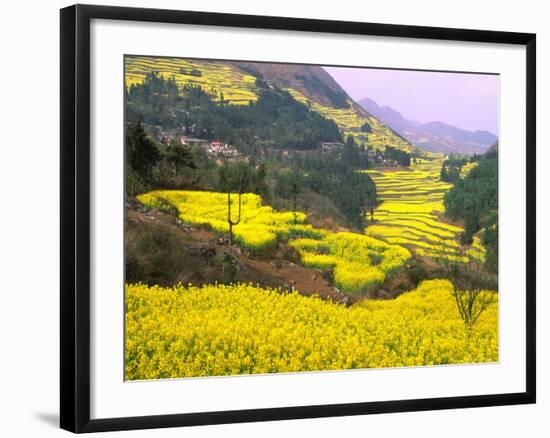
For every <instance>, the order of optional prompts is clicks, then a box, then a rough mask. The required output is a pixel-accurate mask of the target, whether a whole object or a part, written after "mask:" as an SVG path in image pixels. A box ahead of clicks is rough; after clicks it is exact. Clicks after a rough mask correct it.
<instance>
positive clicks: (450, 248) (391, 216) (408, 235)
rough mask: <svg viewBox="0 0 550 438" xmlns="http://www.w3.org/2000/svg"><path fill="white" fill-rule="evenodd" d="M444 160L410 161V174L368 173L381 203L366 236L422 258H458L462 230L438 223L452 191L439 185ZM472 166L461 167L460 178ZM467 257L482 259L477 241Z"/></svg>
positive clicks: (434, 156) (437, 156)
mask: <svg viewBox="0 0 550 438" xmlns="http://www.w3.org/2000/svg"><path fill="white" fill-rule="evenodd" d="M443 160H444V157H443V155H439V154H431V155H430V156H427V157H424V158H418V159H416V160H415V161H413V162H412V163H411V167H410V169H409V170H401V171H393V170H390V171H385V170H383V169H377V170H369V171H367V173H368V174H369V175H370V177H371V178H372V180H373V181H374V183H375V184H376V189H377V194H378V197H379V198H380V200H381V201H382V202H381V203H380V205H378V207H377V208H376V211H375V213H374V220H375V223H374V224H373V225H370V226H368V227H367V228H366V230H365V231H366V233H367V234H368V235H370V236H373V237H376V238H378V239H382V240H384V241H386V242H388V243H390V244H395V245H404V246H406V247H408V248H410V249H412V250H414V251H415V252H416V253H417V254H418V255H421V256H431V257H437V256H439V255H441V254H442V253H443V254H446V255H448V256H450V257H453V256H457V254H458V252H459V244H458V237H459V234H460V233H461V232H462V231H463V229H462V228H460V227H457V226H455V225H450V224H447V223H445V222H441V221H440V216H441V215H442V213H443V212H444V211H445V207H444V205H443V197H444V195H445V193H446V192H447V191H448V190H449V189H450V188H451V187H452V184H449V183H446V182H443V181H440V178H439V172H440V170H441V165H442V163H443ZM475 164H477V163H473V164H468V165H466V166H464V168H463V175H466V174H467V172H469V171H470V170H471V169H472V168H473V167H474V166H475ZM469 253H470V254H471V255H472V256H475V257H477V258H482V257H483V246H482V245H481V242H480V240H479V237H477V236H474V243H473V245H472V248H471V249H470V251H469Z"/></svg>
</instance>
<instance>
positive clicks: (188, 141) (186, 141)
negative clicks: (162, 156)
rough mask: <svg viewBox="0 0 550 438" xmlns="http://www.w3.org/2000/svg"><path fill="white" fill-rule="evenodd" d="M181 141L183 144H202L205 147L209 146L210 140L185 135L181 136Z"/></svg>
mask: <svg viewBox="0 0 550 438" xmlns="http://www.w3.org/2000/svg"><path fill="white" fill-rule="evenodd" d="M180 143H181V144H182V145H183V146H202V147H204V148H206V147H207V146H208V140H205V139H203V138H194V137H187V136H185V135H183V136H181V137H180Z"/></svg>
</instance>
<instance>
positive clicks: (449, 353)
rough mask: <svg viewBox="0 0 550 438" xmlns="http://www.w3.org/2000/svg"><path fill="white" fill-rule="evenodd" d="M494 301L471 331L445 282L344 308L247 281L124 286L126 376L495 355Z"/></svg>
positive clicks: (364, 365) (345, 366)
mask: <svg viewBox="0 0 550 438" xmlns="http://www.w3.org/2000/svg"><path fill="white" fill-rule="evenodd" d="M497 315H498V304H497V301H496V300H495V303H493V304H491V305H490V307H489V308H488V309H487V310H486V311H485V313H483V314H482V315H481V317H480V319H479V320H478V322H477V324H476V325H475V326H474V328H473V329H472V330H471V331H468V329H466V328H465V325H464V323H463V322H462V320H461V318H460V316H459V314H458V310H457V308H456V305H455V303H454V299H453V297H452V295H451V285H450V283H449V282H447V281H445V280H430V281H425V282H423V283H422V284H421V285H420V286H419V287H418V289H416V290H414V291H411V292H407V293H404V294H402V295H400V296H399V297H398V298H396V299H394V300H364V301H361V302H359V303H358V304H356V305H353V306H351V307H345V306H343V305H340V304H334V303H332V302H329V301H324V300H321V299H320V298H317V297H305V296H302V295H299V294H298V293H289V294H287V293H282V292H280V291H277V290H271V289H263V288H259V287H255V286H251V285H208V286H204V287H195V286H188V287H183V286H176V287H173V288H161V287H158V286H154V287H148V286H145V285H141V284H134V285H132V284H130V285H127V286H126V353H125V354H126V378H127V379H129V380H139V379H159V378H177V377H196V376H219V375H234V374H256V373H276V372H297V371H316V370H341V369H351V368H380V367H402V366H421V365H440V364H459V363H479V362H495V361H497V360H498V324H497Z"/></svg>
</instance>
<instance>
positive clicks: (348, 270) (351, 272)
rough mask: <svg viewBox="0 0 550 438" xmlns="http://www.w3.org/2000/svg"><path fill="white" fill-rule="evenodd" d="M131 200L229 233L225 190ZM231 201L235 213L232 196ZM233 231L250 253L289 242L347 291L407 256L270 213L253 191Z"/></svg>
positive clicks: (373, 280) (302, 218) (301, 218)
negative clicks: (171, 209)
mask: <svg viewBox="0 0 550 438" xmlns="http://www.w3.org/2000/svg"><path fill="white" fill-rule="evenodd" d="M137 199H138V200H139V201H140V202H141V203H143V204H144V205H147V206H149V207H159V206H160V205H162V204H163V203H169V204H170V205H172V206H174V207H176V208H177V209H178V212H179V218H180V219H181V220H182V221H184V222H187V223H190V224H194V225H206V226H209V227H210V228H212V229H213V230H215V231H217V232H220V233H228V231H229V225H228V223H227V194H226V193H217V192H199V191H183V190H157V191H153V192H149V193H145V194H142V195H139V196H138V197H137ZM231 202H232V205H233V207H232V209H233V211H235V210H236V209H237V208H238V207H237V196H235V195H234V196H233V198H232V201H231ZM234 235H235V241H236V242H237V243H238V244H239V245H240V246H242V247H243V248H247V249H249V250H252V251H258V250H263V249H266V248H270V247H273V246H274V245H275V244H276V243H277V241H278V240H281V239H285V240H290V242H289V244H290V246H292V247H293V248H295V249H296V250H297V251H298V253H299V254H300V256H301V260H302V263H303V264H304V266H307V267H311V268H318V269H321V270H329V269H334V283H335V285H336V286H337V287H338V288H339V289H340V290H342V291H344V292H348V293H355V292H361V291H363V290H365V289H366V288H368V287H369V286H372V285H376V284H380V283H382V282H383V281H384V279H385V277H386V275H387V274H389V273H391V272H393V271H394V270H395V269H397V268H399V267H400V266H402V265H403V264H404V263H405V262H406V261H407V260H408V259H409V258H410V257H411V253H410V252H409V251H408V250H407V249H406V248H404V247H402V246H399V245H392V244H390V243H387V242H384V241H382V240H379V239H376V238H374V237H371V236H365V235H363V234H358V233H349V232H339V233H335V232H331V231H329V230H325V229H320V228H314V227H313V226H311V225H310V224H308V223H307V222H306V215H305V214H304V213H301V212H296V213H292V212H279V211H276V210H274V209H273V208H271V207H269V206H265V205H262V199H261V197H260V196H258V195H256V194H253V193H246V194H244V195H243V196H242V205H241V222H240V223H239V225H238V226H236V227H234Z"/></svg>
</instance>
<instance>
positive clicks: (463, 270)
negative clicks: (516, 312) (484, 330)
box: [437, 248, 498, 329]
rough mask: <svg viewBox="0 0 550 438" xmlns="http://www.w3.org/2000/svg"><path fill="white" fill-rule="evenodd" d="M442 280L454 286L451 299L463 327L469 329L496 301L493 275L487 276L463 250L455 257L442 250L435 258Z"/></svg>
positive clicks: (494, 277) (482, 268)
mask: <svg viewBox="0 0 550 438" xmlns="http://www.w3.org/2000/svg"><path fill="white" fill-rule="evenodd" d="M437 260H438V263H439V266H440V267H441V269H442V271H443V272H442V273H443V276H445V277H446V278H448V279H449V280H450V281H451V282H452V284H453V292H452V293H453V297H454V299H455V303H456V306H457V309H458V312H459V314H460V317H461V318H462V320H463V321H464V324H465V325H466V327H467V328H468V329H472V328H473V327H474V325H475V324H476V322H477V321H478V319H479V317H480V316H481V315H482V313H483V312H484V311H485V310H486V309H487V308H488V307H489V306H490V305H491V304H493V303H494V302H495V301H496V297H495V294H494V292H491V291H492V290H496V289H497V287H498V279H497V277H496V275H494V274H492V273H490V272H488V271H487V270H486V269H485V268H484V266H483V261H482V260H480V259H479V258H478V257H476V256H474V255H473V254H471V252H470V251H467V250H466V249H463V248H461V249H459V250H458V251H457V252H455V253H451V252H448V251H445V250H442V251H440V252H439V254H438V257H437Z"/></svg>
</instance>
